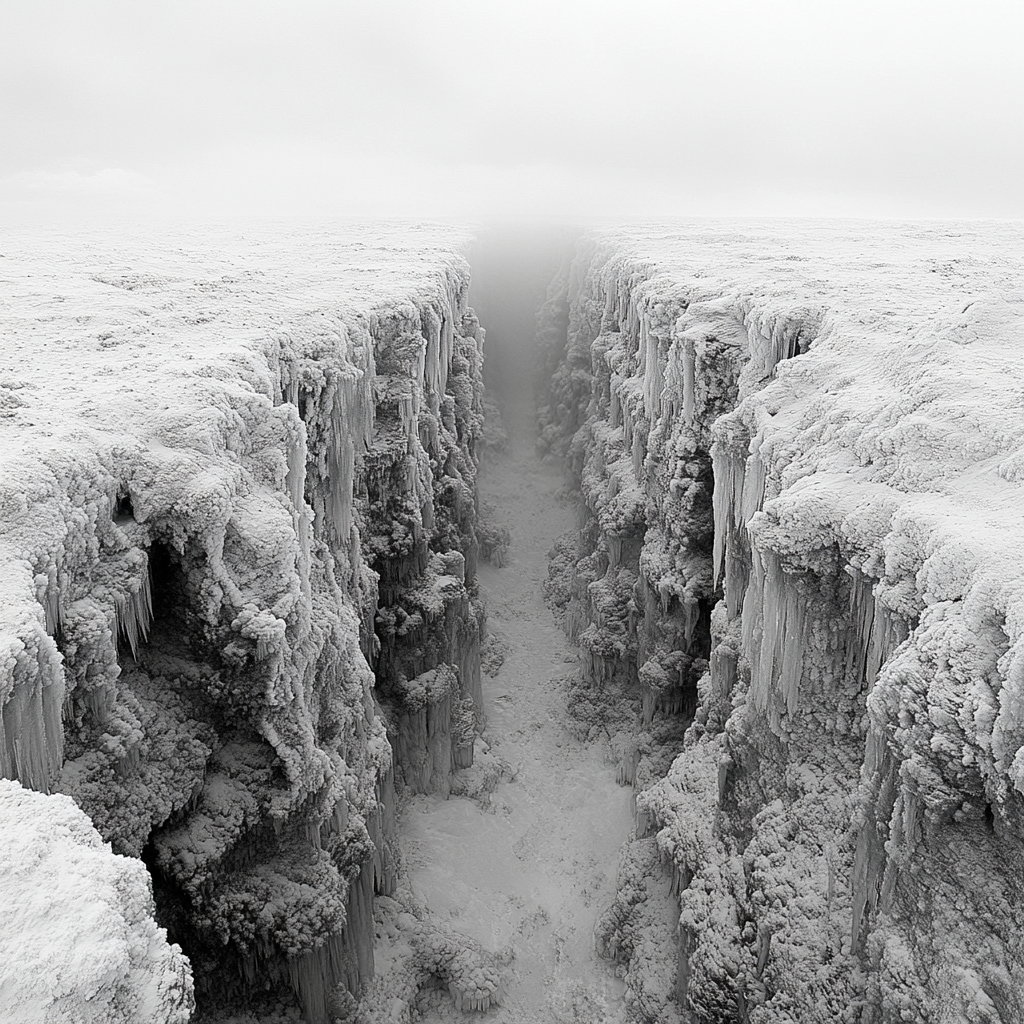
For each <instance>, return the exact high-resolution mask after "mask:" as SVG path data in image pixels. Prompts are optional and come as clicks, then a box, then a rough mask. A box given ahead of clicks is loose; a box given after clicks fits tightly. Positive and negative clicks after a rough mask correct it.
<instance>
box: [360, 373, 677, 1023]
mask: <svg viewBox="0 0 1024 1024" xmlns="http://www.w3.org/2000/svg"><path fill="white" fill-rule="evenodd" d="M527 383H528V382H527ZM505 424H506V427H507V428H508V429H509V433H510V442H509V449H508V451H506V452H504V453H496V454H493V455H490V456H488V458H487V461H486V463H485V465H484V468H483V470H482V473H481V477H480V492H481V499H482V501H483V502H484V505H485V509H486V508H487V506H488V505H489V506H491V508H492V509H493V511H491V512H489V514H490V515H491V516H492V517H493V519H494V520H495V521H496V522H497V523H499V524H501V525H505V526H507V527H508V528H509V530H510V532H511V535H512V543H511V547H510V549H509V558H508V563H507V564H506V565H505V566H503V567H502V568H495V567H493V566H489V565H482V566H481V569H480V582H481V590H482V591H483V593H484V594H485V596H486V600H487V608H488V629H489V632H490V633H491V635H492V637H493V638H494V639H493V640H491V641H490V644H491V645H493V647H494V648H495V649H497V650H499V651H501V652H502V653H503V655H504V661H503V662H502V664H501V666H500V669H498V670H497V672H496V674H495V675H494V676H493V677H488V678H485V680H484V702H485V707H486V712H487V728H486V730H485V732H484V734H483V736H482V738H481V739H480V740H478V743H477V757H476V763H475V764H474V766H473V767H472V768H470V769H465V770H458V771H456V775H455V780H454V782H453V795H452V796H451V797H450V798H449V799H447V800H444V799H441V798H440V797H438V796H422V795H419V796H415V797H413V798H412V799H410V800H409V801H408V802H407V803H406V804H405V805H404V807H403V810H402V817H401V825H402V828H401V834H402V844H403V856H404V881H403V883H402V886H403V887H405V886H407V887H408V888H409V890H410V891H411V893H412V895H413V897H414V899H415V900H416V901H417V903H418V905H419V906H421V907H422V908H425V909H426V910H427V911H428V912H429V913H430V915H431V916H433V917H434V918H436V919H437V920H438V921H439V922H440V923H441V924H443V925H444V926H446V927H448V928H450V929H452V930H453V931H455V932H457V933H459V934H462V935H468V936H470V937H471V938H472V939H475V940H476V941H477V942H478V943H479V944H480V945H481V946H483V947H484V948H485V949H486V950H489V951H491V952H493V953H494V954H496V960H497V961H498V962H499V963H500V964H501V970H502V974H503V976H504V980H505V994H504V999H503V1001H502V1003H501V1006H500V1007H499V1008H497V1009H492V1010H491V1011H490V1012H489V1013H488V1017H487V1019H488V1020H495V1021H508V1022H510V1024H511V1022H522V1024H548V1022H550V1024H557V1022H563V1021H564V1022H576V1021H579V1022H581V1024H582V1022H584V1021H587V1022H589V1021H593V1022H598V1021H602V1020H604V1019H605V1016H606V1014H607V1015H609V1019H619V1017H620V1015H621V1009H622V995H623V987H622V983H621V981H620V980H619V979H618V978H617V977H616V975H615V972H614V965H611V964H609V963H608V962H606V961H603V960H601V959H600V958H599V957H598V956H597V954H596V952H595V943H594V930H595V925H596V923H597V920H598V918H599V916H600V915H601V913H602V912H604V911H605V910H606V909H607V907H608V906H609V905H610V903H611V901H612V899H613V897H614V892H615V875H616V870H617V866H618V859H619V850H620V847H621V844H622V842H623V840H624V839H625V837H626V835H627V834H628V832H629V828H630V825H631V823H632V809H631V796H630V791H629V789H628V788H623V787H621V786H618V785H616V766H615V761H614V758H613V757H612V754H611V751H610V749H609V744H608V739H607V737H603V738H602V739H601V740H598V741H594V742H589V743H588V742H581V741H580V739H578V738H577V734H576V733H574V731H573V730H572V728H571V724H572V723H571V722H570V721H569V719H568V712H567V707H566V705H567V687H568V679H569V678H570V677H571V676H572V675H573V674H574V673H575V672H576V671H577V657H576V653H575V650H574V648H572V646H571V645H570V644H569V643H568V642H567V641H566V639H565V635H564V634H563V632H562V630H561V629H560V628H559V627H558V626H557V625H556V623H555V621H554V619H553V617H552V614H551V611H550V609H549V608H548V607H547V606H546V605H545V603H544V599H543V582H544V580H545V579H546V577H547V552H548V550H549V548H550V547H551V544H552V542H553V541H554V539H555V538H556V537H558V536H559V535H560V534H562V533H563V532H565V531H566V530H567V529H571V528H572V525H573V522H574V516H575V510H574V507H573V505H572V503H571V502H569V501H568V500H567V498H566V495H565V492H564V481H563V478H562V474H561V471H560V468H559V467H558V466H557V465H556V464H554V463H553V462H552V461H548V462H546V463H540V462H539V461H538V459H537V457H536V454H535V449H534V439H535V430H534V424H533V417H532V416H531V415H530V412H529V410H527V409H525V408H522V407H520V408H519V409H514V408H513V409H511V410H509V409H506V418H505ZM486 661H487V657H486V654H485V663H486ZM666 885H667V883H666ZM666 895H667V892H666ZM407 920H408V919H407ZM379 937H380V942H379V945H378V949H377V967H378V973H379V974H380V976H381V979H382V982H383V984H382V985H381V986H380V991H382V992H387V991H388V989H389V986H388V983H387V981H386V978H387V971H388V970H389V969H394V970H395V971H396V975H395V976H396V977H398V978H400V977H401V976H402V967H403V963H402V961H403V956H405V955H407V950H406V949H405V946H404V942H405V938H406V936H405V935H404V934H403V931H402V928H401V927H399V928H397V929H395V928H394V927H389V928H386V929H382V930H381V931H380V932H379ZM392 964H394V965H395V966H394V968H392V967H391V965H392ZM400 985H401V983H400V982H396V983H394V984H393V985H392V986H391V991H395V990H396V989H398V990H400ZM418 1006H419V1008H420V1010H421V1012H422V1013H423V1017H422V1019H423V1020H424V1021H455V1020H459V1019H462V1018H461V1015H460V1014H459V1013H458V1012H457V1011H456V1010H455V1009H454V1007H453V1005H452V1001H451V998H450V997H449V995H448V993H447V992H442V991H431V990H429V989H426V990H424V991H422V992H421V993H420V995H419V998H418ZM385 1019H386V1018H385Z"/></svg>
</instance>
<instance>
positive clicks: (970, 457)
mask: <svg viewBox="0 0 1024 1024" xmlns="http://www.w3.org/2000/svg"><path fill="white" fill-rule="evenodd" d="M1022 282H1024V231H1022V230H1021V228H1020V226H1019V225H999V224H934V225H921V224H850V223H831V224H829V223H820V224H798V223H789V224H786V223H764V224H761V223H749V224H743V225H740V224H738V223H733V224H716V223H697V224H688V225H678V226H671V225H662V226H657V227H651V228H645V227H631V228H626V229H622V230H607V231H603V232H597V233H593V234H591V235H590V236H588V237H587V238H585V239H584V240H583V241H582V242H581V243H580V245H579V246H578V248H577V252H576V257H575V259H574V261H573V262H572V264H571V266H569V267H567V268H566V270H565V271H564V273H563V274H562V275H561V278H560V280H558V281H556V282H555V284H554V285H553V287H552V290H551V292H550V293H549V298H548V302H547V304H546V306H545V307H544V309H543V310H542V313H541V317H540V337H541V341H542V344H543V345H544V346H545V351H546V365H545V370H546V374H547V377H548V379H549V380H550V382H551V383H550V388H549V393H548V396H547V404H546V405H545V407H544V408H543V409H542V410H541V418H542V427H543V438H544V441H545V443H546V445H547V446H548V447H550V448H551V449H553V450H555V451H556V452H562V453H565V454H566V456H567V457H568V460H569V465H570V468H571V470H572V472H573V473H574V476H575V479H576V480H577V481H578V484H579V486H580V489H581V493H582V497H583V503H584V516H583V520H582V530H581V533H580V536H579V540H578V543H576V544H573V543H569V542H563V543H562V545H561V546H560V547H559V548H558V553H557V558H558V559H559V561H560V564H562V565H564V564H566V559H567V554H566V553H567V551H568V550H569V549H570V548H571V547H573V546H575V547H576V550H575V552H574V554H573V556H572V557H571V558H569V559H568V564H569V565H571V566H572V580H571V585H570V586H569V587H568V588H567V591H565V592H563V593H561V597H560V598H559V600H560V602H561V603H562V604H563V605H564V608H565V621H566V626H567V629H568V630H569V632H570V635H573V636H574V637H575V638H576V639H577V642H578V643H580V644H581V646H582V647H583V650H584V668H585V671H586V673H587V675H588V677H589V679H590V685H591V686H592V687H593V688H594V689H595V691H596V690H598V689H600V688H603V687H608V686H611V685H612V684H614V683H616V682H618V683H621V684H622V685H625V686H627V687H632V688H633V692H634V693H636V694H637V695H638V696H639V697H640V707H639V722H638V726H637V729H638V735H639V746H637V744H636V742H634V743H633V744H632V746H630V744H626V745H624V746H623V750H627V748H628V752H629V757H628V758H627V761H625V762H624V768H623V773H622V774H623V781H632V782H633V783H634V787H635V789H636V791H637V831H636V836H635V839H634V840H633V844H631V845H630V846H628V847H627V851H626V853H625V854H624V863H623V870H622V872H621V877H620V899H619V901H617V905H616V908H613V911H612V912H610V915H609V916H608V918H607V919H606V921H605V930H604V933H603V934H602V935H601V936H599V939H600V942H601V943H603V944H604V948H605V949H606V950H609V951H610V952H612V953H614V954H615V955H617V956H620V957H621V956H623V952H622V951H623V950H626V952H627V954H628V950H629V948H630V943H635V941H636V940H635V937H636V936H637V935H638V934H642V933H643V931H644V926H643V922H644V921H645V920H648V921H651V920H653V919H651V918H650V911H649V910H645V909H644V908H645V907H647V906H648V904H649V902H650V901H649V900H648V899H647V897H646V896H643V894H642V891H641V890H642V884H643V883H642V882H639V881H637V879H638V877H641V876H642V875H643V872H642V871H641V872H639V875H638V869H637V868H636V866H635V865H637V864H641V863H648V862H649V854H648V853H647V852H646V848H645V847H644V845H643V844H645V843H647V842H649V839H648V838H647V837H654V838H656V841H657V845H658V848H659V849H660V850H661V853H662V857H663V861H664V863H665V870H666V871H667V872H668V873H669V875H670V876H671V878H672V888H673V891H675V892H677V893H678V906H679V912H680V916H679V929H678V939H677V940H676V947H677V948H675V949H672V948H669V947H670V946H671V944H668V945H666V944H665V943H663V944H662V946H661V951H660V954H659V953H658V952H657V951H653V952H652V950H651V949H647V948H646V947H645V952H644V953H643V954H642V955H640V954H637V955H635V956H629V955H626V956H625V957H624V959H625V960H626V961H628V966H627V981H628V983H629V985H630V989H631V992H632V994H633V999H634V1007H635V1012H636V1014H638V1016H637V1019H642V1020H654V1019H657V1020H671V1019H678V1018H679V1016H680V1015H681V1014H682V1015H685V1013H686V1012H690V1013H693V1014H694V1015H695V1018H694V1019H697V1020H744V1021H750V1022H752V1024H758V1022H769V1021H772V1022H775V1021H794V1022H801V1024H806V1022H813V1021H820V1022H835V1021H851V1022H852V1021H870V1022H886V1024H888V1022H895V1021H903V1020H915V1021H917V1020H920V1021H934V1022H940V1021H941V1022H951V1021H954V1020H956V1021H961V1020H964V1021H972V1022H974V1021H976V1022H982V1021H984V1022H993V1024H994V1022H997V1021H998V1022H1002V1024H1008V1022H1010V1021H1016V1020H1021V1019H1024V948H1022V940H1021V933H1020V929H1019V924H1018V922H1019V917H1020V912H1021V905H1022V896H1024V892H1022V879H1024V876H1022V875H1021V872H1020V870H1019V863H1020V859H1021V856H1022V853H1024V850H1022V840H1021V836H1022V834H1024V833H1022V826H1024V817H1022V810H1024V702H1022V698H1021V691H1022V686H1024V572H1022V565H1024V540H1022V537H1024V531H1022V530H1021V524H1022V513H1021V500H1022V492H1021V489H1020V485H1021V482H1022V479H1024V477H1022V473H1021V466H1022V465H1024V462H1022V458H1024V456H1022V452H1024V285H1022ZM553 589H555V590H557V589H559V588H558V587H557V586H554V585H553ZM563 589H564V588H563ZM673 719H675V720H677V721H680V722H681V723H682V725H688V726H689V727H688V729H687V731H686V734H685V739H684V740H683V741H682V742H678V741H675V742H677V746H676V747H675V748H674V750H675V751H680V752H679V753H678V756H677V757H676V758H675V760H674V762H672V764H671V768H670V769H669V770H668V772H667V775H665V776H664V777H663V778H661V779H660V780H653V779H652V778H651V777H650V774H651V773H650V771H649V770H648V769H645V767H644V764H645V762H644V759H643V757H642V756H641V754H640V751H642V750H649V749H652V744H653V746H654V747H657V746H658V737H659V735H660V736H661V737H662V740H663V743H665V744H669V745H671V743H672V742H673V741H672V739H671V737H672V735H673V733H672V732H671V729H670V723H671V722H672V720H673ZM659 730H660V732H659ZM675 735H678V732H677V733H675ZM645 775H646V778H644V776H645ZM634 844H636V845H635V849H634ZM638 886H640V888H637V887H638ZM645 914H647V915H648V916H647V917H646V918H645V917H644V915H645ZM651 927H654V925H653V924H652V925H651ZM648 945H649V944H648ZM668 961H671V962H672V965H673V968H674V969H673V971H672V972H670V973H671V975H672V976H673V978H672V981H671V982H669V981H666V980H665V975H664V968H663V965H664V964H665V963H666V962H668Z"/></svg>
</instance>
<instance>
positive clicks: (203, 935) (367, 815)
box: [0, 222, 1024, 1024]
mask: <svg viewBox="0 0 1024 1024" xmlns="http://www.w3.org/2000/svg"><path fill="white" fill-rule="evenodd" d="M1022 253H1024V235H1022V233H1021V230H1020V227H1019V226H1015V225H1000V224H939V223H936V224H928V225H925V224H888V223H887V224H870V223H852V222H842V223H840V222H837V223H817V222H747V223H741V222H723V223H717V222H693V223H688V224H662V225H654V226H631V227H625V228H614V229H613V228H608V229H603V230H599V231H589V232H586V233H583V234H582V235H579V237H576V236H575V235H574V234H573V233H572V232H562V233H558V232H551V231H541V230H539V229H538V230H536V231H530V230H525V229H524V230H511V229H504V230H497V229H492V230H491V231H490V232H489V233H488V232H487V231H484V232H482V233H476V234H474V233H473V232H470V231H468V230H466V231H464V230H461V229H455V228H449V227H441V226H432V225H423V224H405V225H397V224H392V225H388V224H372V225H359V226H356V225H345V226H344V227H341V226H339V227H337V228H334V229H327V228H318V229H316V230H313V229H303V230H299V229H287V230H286V229H283V228H269V227H259V228H257V227H253V228H252V229H251V230H246V231H241V230H230V229H227V228H224V229H213V228H207V229H204V230H203V231H197V230H191V231H181V232H178V233H173V232H164V233H161V234H159V235H154V234H146V233H143V232H141V231H139V232H135V233H133V232H129V231H122V232H121V233H119V234H115V233H98V232H97V233H92V234H85V233H82V234H78V235H75V236H62V235H58V234H50V235H46V234H40V233H36V234H32V235H29V234H27V233H26V234H23V235H22V234H18V233H16V232H11V233H9V234H8V237H7V238H6V239H5V243H4V253H3V256H2V258H0V278H2V281H3V296H4V298H3V306H2V308H0V324H2V331H3V344H2V349H0V719H2V726H3V729H2V732H3V735H2V738H0V739H2V742H0V776H2V778H0V890H2V891H3V892H4V893H5V895H6V897H7V901H9V905H10V907H11V908H12V909H11V912H10V913H9V914H8V915H7V916H6V922H5V925H4V928H3V929H2V942H0V951H2V953H3V957H2V960H3V963H4V966H3V967H2V968H0V1019H2V1020H11V1021H18V1022H25V1024H28V1022H36V1021H38V1022H43V1021H48V1022H57V1021H96V1022H100V1021H112V1022H113V1021H118V1022H120V1021H124V1022H128V1021H132V1022H135V1021H138V1022H140V1024H141V1022H157V1021H158V1022H160V1024H163V1022H168V1024H170V1022H173V1024H184V1022H185V1021H189V1020H192V1021H196V1022H203V1021H206V1022H209V1024H213V1022H218V1024H228V1022H236V1024H243V1022H244V1024H257V1022H261V1024H271V1022H279V1021H280V1022H284V1021H295V1022H297V1021H299V1020H304V1021H307V1022H309V1024H326V1022H335V1021H342V1022H352V1024H378V1022H380V1024H383V1022H393V1024H403V1022H407V1021H413V1020H424V1021H431V1020H434V1021H443V1020H457V1019H460V1018H463V1017H465V1016H467V1015H475V1016H480V1017H481V1019H488V1020H495V1021H508V1022H513V1021H518V1022H523V1024H527V1022H538V1024H540V1022H555V1024H558V1022H566V1024H569V1022H580V1024H583V1022H590V1021H593V1022H604V1024H612V1022H641V1021H643V1022H672V1021H679V1022H688V1024H689V1022H692V1024H697V1022H730V1024H732V1022H736V1024H769V1022H781V1021H791V1022H799V1024H807V1022H840V1021H842V1022H850V1024H895V1022H897V1021H908V1020H909V1021H927V1022H935V1024H953V1022H959V1021H970V1022H976V1024H1013V1022H1017V1021H1020V1020H1024V949H1022V939H1021V934H1020V928H1019V924H1018V919H1019V914H1020V908H1021V903H1022V897H1024V892H1022V885H1024V876H1022V875H1021V872H1020V868H1019V861H1020V858H1021V855H1022V853H1024V850H1022V845H1024V843H1022V837H1024V831H1022V829H1024V819H1022V811H1024V802H1022V799H1024V639H1022V633H1024V570H1022V568H1021V567H1022V565H1024V557H1022V556H1024V551H1022V544H1024V541H1022V539H1021V538H1022V536H1024V531H1022V530H1021V522H1022V519H1021V504H1020V497H1021V491H1020V486H1021V481H1022V479H1024V283H1022V282H1024V257H1022ZM485 336H486V340H485ZM485 381H486V383H487V389H486V391H485V387H484V384H485ZM545 602H546V604H545ZM5 1014H6V1016H5Z"/></svg>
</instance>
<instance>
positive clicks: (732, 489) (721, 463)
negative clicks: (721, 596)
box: [711, 441, 746, 587]
mask: <svg viewBox="0 0 1024 1024" xmlns="http://www.w3.org/2000/svg"><path fill="white" fill-rule="evenodd" d="M711 468H712V472H713V474H714V478H715V487H714V491H713V492H712V505H713V507H714V516H715V543H714V563H715V586H716V587H717V586H718V581H719V579H720V578H721V575H722V560H723V556H724V554H725V548H726V539H727V537H728V536H730V534H731V532H732V530H733V529H734V528H736V529H738V528H739V527H740V526H742V525H743V520H742V518H741V516H742V511H741V509H742V497H743V492H744V486H743V483H744V476H745V473H746V464H745V463H743V462H740V460H739V459H737V458H735V457H734V456H733V455H731V454H730V453H729V452H727V451H723V450H722V446H721V445H720V444H719V443H718V442H717V441H716V442H715V443H714V444H713V445H712V446H711Z"/></svg>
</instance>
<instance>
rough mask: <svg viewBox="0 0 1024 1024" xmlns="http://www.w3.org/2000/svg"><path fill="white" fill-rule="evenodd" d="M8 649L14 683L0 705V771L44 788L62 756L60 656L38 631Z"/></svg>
mask: <svg viewBox="0 0 1024 1024" xmlns="http://www.w3.org/2000/svg"><path fill="white" fill-rule="evenodd" d="M36 628H37V629H38V626H37V627H36ZM8 653H9V655H10V661H11V662H13V671H12V672H11V676H10V677H9V678H10V681H11V683H12V684H13V685H12V686H11V689H10V691H9V696H8V698H7V701H6V703H4V704H3V705H0V776H3V777H5V778H9V779H17V780H18V781H19V782H20V783H21V784H22V785H23V786H25V787H26V788H27V789H35V790H38V791H40V792H43V793H48V792H49V791H50V787H51V785H52V783H53V782H54V780H55V779H56V777H57V775H58V774H59V773H60V769H61V764H62V763H63V760H64V729H63V725H62V722H61V713H62V710H63V705H64V673H63V670H62V668H61V656H60V653H59V652H58V651H57V647H56V645H55V644H54V642H53V638H52V637H51V636H50V635H49V634H47V633H44V632H42V630H40V631H39V632H38V633H37V634H35V635H33V636H29V637H22V638H21V639H16V640H15V641H14V645H12V646H11V647H9V648H8Z"/></svg>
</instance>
